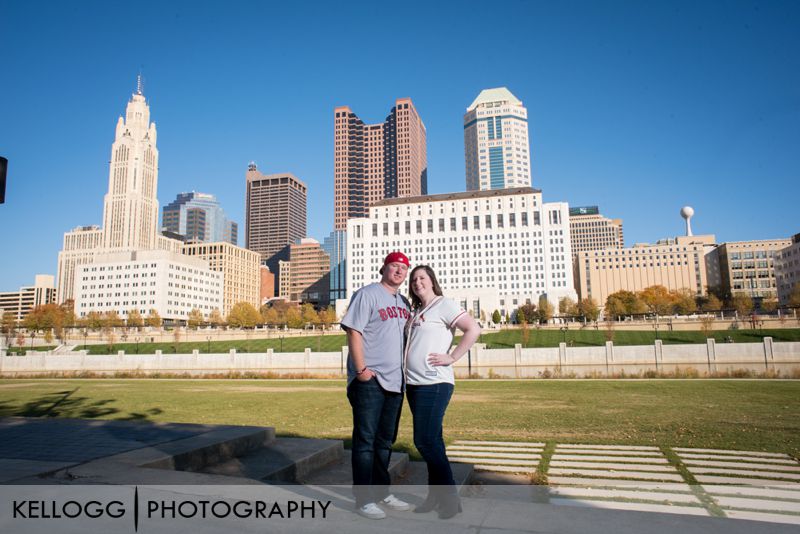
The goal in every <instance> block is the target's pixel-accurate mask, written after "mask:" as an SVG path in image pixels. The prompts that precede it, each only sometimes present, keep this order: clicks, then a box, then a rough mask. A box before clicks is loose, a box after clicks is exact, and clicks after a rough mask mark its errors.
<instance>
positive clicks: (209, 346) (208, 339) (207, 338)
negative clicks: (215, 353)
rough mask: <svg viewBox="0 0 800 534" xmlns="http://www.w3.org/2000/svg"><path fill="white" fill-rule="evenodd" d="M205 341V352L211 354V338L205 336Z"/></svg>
mask: <svg viewBox="0 0 800 534" xmlns="http://www.w3.org/2000/svg"><path fill="white" fill-rule="evenodd" d="M206 341H207V342H208V349H207V351H206V352H207V353H208V354H211V336H206Z"/></svg>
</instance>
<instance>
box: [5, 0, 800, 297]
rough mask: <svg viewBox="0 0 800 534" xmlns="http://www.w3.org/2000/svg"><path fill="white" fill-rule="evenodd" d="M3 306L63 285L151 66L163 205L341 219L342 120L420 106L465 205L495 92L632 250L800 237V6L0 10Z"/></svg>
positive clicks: (25, 6)
mask: <svg viewBox="0 0 800 534" xmlns="http://www.w3.org/2000/svg"><path fill="white" fill-rule="evenodd" d="M0 13H2V18H0V26H2V30H0V54H1V55H2V57H3V61H2V62H1V63H0V155H3V156H5V157H7V158H8V159H9V185H8V191H7V195H6V196H7V198H6V204H4V205H0V291H9V290H16V289H17V288H18V287H19V286H22V285H28V284H30V283H32V282H33V276H34V274H35V273H50V274H55V273H56V267H57V255H58V251H59V250H60V248H61V244H62V239H63V233H64V232H65V231H67V230H70V229H72V228H74V227H75V226H79V225H85V224H100V223H101V219H102V208H103V195H104V194H105V192H106V189H107V181H108V160H109V156H110V147H111V143H112V142H113V139H114V127H115V125H116V120H117V117H118V116H119V115H121V114H122V113H123V112H124V109H125V105H126V103H127V100H128V98H129V97H130V94H131V92H132V91H133V90H134V89H135V84H136V75H137V74H138V72H139V71H140V69H141V71H142V73H143V75H144V78H145V95H146V97H147V98H148V100H149V103H150V106H151V117H152V119H153V120H154V121H155V122H156V124H157V127H158V134H159V135H158V148H159V151H160V160H159V167H160V171H159V187H158V197H159V201H160V204H161V206H164V205H165V204H167V203H169V202H171V201H172V200H173V199H174V198H175V195H176V194H177V193H179V192H182V191H190V190H196V191H202V192H206V193H212V194H215V195H217V197H218V198H219V199H220V201H221V203H222V206H223V208H224V209H225V210H226V212H227V214H228V215H229V217H231V218H232V219H234V220H235V221H237V222H239V223H240V236H241V237H240V245H243V244H244V239H243V235H244V217H243V215H244V191H245V178H244V176H245V171H246V169H247V164H248V162H249V161H251V160H253V161H255V162H256V163H257V164H258V166H259V170H261V171H262V172H265V173H272V172H283V171H288V172H292V173H294V174H295V175H297V176H298V177H300V178H301V179H302V180H304V181H305V182H306V183H307V184H308V186H309V199H308V204H309V220H308V233H309V235H310V236H312V237H315V238H317V239H320V240H322V238H323V237H324V236H325V235H327V234H328V232H330V230H331V228H332V226H333V199H332V197H333V108H334V107H335V106H337V105H349V106H350V107H351V108H352V109H353V110H354V111H355V113H356V114H358V115H359V116H360V117H361V118H362V119H364V120H365V121H367V122H379V121H382V120H383V118H384V117H385V116H386V115H387V114H388V112H389V110H390V108H391V107H392V105H393V103H394V100H395V99H396V98H398V97H405V96H409V97H411V98H412V99H413V100H414V103H415V105H416V107H417V109H418V111H419V112H420V115H421V116H422V119H423V121H424V122H425V125H426V127H427V134H428V176H429V190H430V192H432V193H443V192H450V191H461V190H463V189H464V187H465V183H464V146H463V123H462V117H463V114H464V112H465V108H466V107H467V106H468V105H469V104H470V102H471V101H472V100H473V99H474V98H475V96H476V95H477V94H478V93H479V92H480V90H481V89H484V88H488V87H497V86H506V87H508V88H509V89H510V90H511V91H512V92H513V93H514V94H515V95H516V96H517V97H518V98H520V99H521V100H522V101H523V103H524V104H525V106H526V107H527V108H528V118H529V119H528V120H529V135H530V140H531V160H532V173H533V182H534V186H535V187H537V188H541V189H542V190H543V195H544V198H545V201H567V202H569V203H570V204H571V205H575V206H579V205H599V206H600V208H601V212H602V213H603V214H605V215H606V216H609V217H619V218H622V219H623V220H624V231H625V238H626V244H633V243H634V242H653V241H655V240H657V239H659V238H662V237H668V236H675V235H679V234H681V232H682V231H683V223H682V219H681V218H680V216H679V213H678V212H679V209H680V207H681V206H683V205H685V204H690V205H692V206H693V207H694V208H695V213H696V214H695V217H694V219H693V223H692V224H693V228H694V230H695V233H714V234H716V235H717V239H718V241H720V242H721V241H732V240H745V239H765V238H779V237H788V236H790V235H792V234H794V233H797V232H800V216H798V204H799V202H798V198H800V32H798V31H797V28H800V3H798V2H793V1H785V2H780V1H769V2H741V1H726V2H696V1H691V2H681V1H670V2H638V1H631V2H616V1H587V2H569V1H566V2H538V1H505V0H500V1H495V2H492V3H489V2H470V1H459V2H444V1H430V0H429V1H427V2H403V3H388V2H386V3H384V2H374V1H372V2H364V3H360V2H340V3H335V2H295V3H289V2H280V3H278V2H275V3H272V2H244V1H228V2H211V1H202V0H201V1H192V2H171V1H163V2H148V1H142V2H136V1H133V2H112V1H105V2H95V1H80V2H41V1H36V0H32V1H22V0H0Z"/></svg>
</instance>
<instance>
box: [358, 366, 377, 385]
mask: <svg viewBox="0 0 800 534" xmlns="http://www.w3.org/2000/svg"><path fill="white" fill-rule="evenodd" d="M374 376H375V372H374V371H373V370H372V369H369V368H367V369H365V370H364V372H363V373H361V374H360V375H356V380H358V381H359V382H369V381H370V380H372V378H373V377H374Z"/></svg>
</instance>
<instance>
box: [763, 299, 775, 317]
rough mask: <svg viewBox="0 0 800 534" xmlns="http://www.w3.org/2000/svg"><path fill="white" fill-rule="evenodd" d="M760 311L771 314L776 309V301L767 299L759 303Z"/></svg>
mask: <svg viewBox="0 0 800 534" xmlns="http://www.w3.org/2000/svg"><path fill="white" fill-rule="evenodd" d="M761 309H762V310H764V311H765V312H767V313H772V312H774V311H775V310H777V309H778V299H776V298H775V297H768V298H765V299H764V300H762V301H761Z"/></svg>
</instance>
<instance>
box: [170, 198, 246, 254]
mask: <svg viewBox="0 0 800 534" xmlns="http://www.w3.org/2000/svg"><path fill="white" fill-rule="evenodd" d="M161 226H162V228H164V229H165V230H167V231H170V232H174V233H176V234H180V235H182V236H184V237H185V238H186V241H188V242H190V243H214V242H220V241H224V242H226V243H230V244H231V245H236V244H237V242H238V232H239V227H238V225H237V224H236V223H235V222H233V221H231V220H229V219H228V218H227V217H225V212H224V211H223V210H222V207H221V206H220V205H219V202H218V201H217V197H215V196H214V195H209V194H207V193H197V192H195V191H192V192H191V193H179V194H178V197H177V198H176V199H175V200H174V201H173V202H171V203H170V204H167V205H166V206H164V210H163V215H162V218H161Z"/></svg>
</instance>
